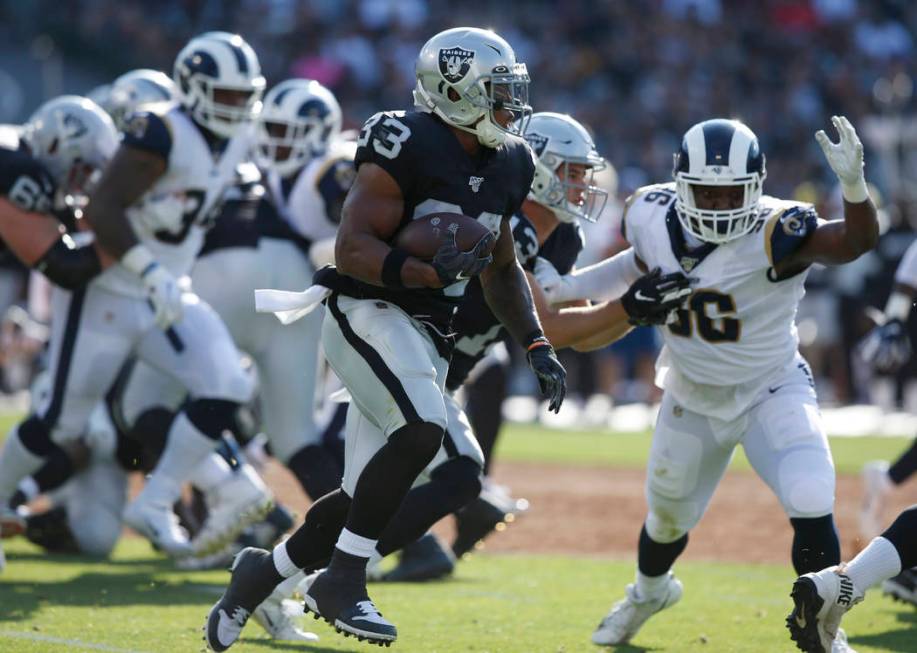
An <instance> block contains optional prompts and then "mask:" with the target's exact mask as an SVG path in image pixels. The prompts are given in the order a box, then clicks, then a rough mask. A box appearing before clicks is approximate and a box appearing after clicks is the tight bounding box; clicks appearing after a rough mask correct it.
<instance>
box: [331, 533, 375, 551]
mask: <svg viewBox="0 0 917 653" xmlns="http://www.w3.org/2000/svg"><path fill="white" fill-rule="evenodd" d="M378 542H379V540H371V539H369V538H368V537H363V536H362V535H357V534H356V533H351V532H350V531H349V530H347V529H346V528H345V529H344V530H342V531H341V534H340V535H339V536H338V541H337V544H336V545H335V546H336V547H337V548H338V549H340V550H341V551H343V552H344V553H349V554H350V555H353V556H357V557H358V558H371V557H372V555H373V554H374V553H375V552H376V544H377V543H378Z"/></svg>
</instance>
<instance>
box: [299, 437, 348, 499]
mask: <svg viewBox="0 0 917 653" xmlns="http://www.w3.org/2000/svg"><path fill="white" fill-rule="evenodd" d="M287 467H288V468H289V469H290V471H291V472H293V475H294V476H296V479H297V480H298V481H299V484H300V485H302V489H303V490H305V492H306V494H307V495H308V496H309V498H310V499H313V500H314V499H317V498H318V497H323V496H325V495H326V494H328V493H329V492H333V491H334V490H336V489H337V488H339V487H340V486H341V476H342V475H343V470H342V469H341V466H340V465H339V464H338V461H337V459H336V458H335V457H334V456H333V455H332V454H331V453H330V452H329V451H328V450H327V449H325V448H324V447H322V446H321V445H316V444H310V445H307V446H305V447H303V448H301V449H300V450H299V451H297V452H296V453H294V454H293V455H292V456H291V457H290V460H289V461H287Z"/></svg>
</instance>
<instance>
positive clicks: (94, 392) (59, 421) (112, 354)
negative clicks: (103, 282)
mask: <svg viewBox="0 0 917 653" xmlns="http://www.w3.org/2000/svg"><path fill="white" fill-rule="evenodd" d="M142 301H143V300H139V299H136V298H133V297H126V296H123V295H116V294H113V293H109V292H106V291H104V290H101V289H99V288H97V287H96V286H95V285H94V284H89V285H88V286H86V287H85V288H81V289H79V290H76V291H74V292H69V291H66V290H62V289H60V288H57V287H55V288H54V290H53V292H52V297H51V305H52V315H53V319H52V325H51V341H50V344H49V351H48V372H49V377H50V379H51V391H50V392H49V393H48V394H47V395H46V396H44V397H43V399H42V400H41V402H40V404H39V406H38V411H37V413H38V415H39V416H40V417H41V418H42V419H43V420H44V422H45V424H46V425H47V427H48V428H49V430H50V433H51V437H52V439H53V440H55V441H56V442H65V441H67V440H71V439H73V438H76V437H80V436H82V435H83V433H84V432H85V430H86V426H87V424H88V421H89V416H90V414H91V413H92V410H93V409H94V408H95V406H96V404H97V403H98V402H99V401H100V400H101V399H102V398H103V397H104V396H105V393H106V392H107V391H108V389H109V388H110V387H111V385H112V383H113V382H114V380H115V378H116V377H117V374H118V371H119V370H120V369H121V366H122V365H123V364H124V361H125V360H127V358H128V356H129V354H130V351H131V349H132V348H133V346H134V345H135V343H136V342H137V340H138V338H139V337H140V333H141V332H142V329H143V328H144V326H145V318H146V317H148V316H147V315H146V313H149V308H148V307H147V306H146V305H145V304H144V303H142ZM144 311H146V313H144ZM150 315H151V314H150Z"/></svg>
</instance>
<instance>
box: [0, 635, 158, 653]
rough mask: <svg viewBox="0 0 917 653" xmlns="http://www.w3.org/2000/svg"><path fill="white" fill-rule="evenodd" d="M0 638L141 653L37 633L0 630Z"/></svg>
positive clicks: (94, 649) (113, 651) (118, 652)
mask: <svg viewBox="0 0 917 653" xmlns="http://www.w3.org/2000/svg"><path fill="white" fill-rule="evenodd" d="M0 637H6V638H8V639H30V640H32V641H33V642H47V643H49V644H61V645H62V646H71V647H73V646H79V647H80V648H84V649H90V650H92V651H108V652H109V653H142V651H135V650H133V649H128V648H118V647H116V646H108V645H107V644H93V643H92V642H84V641H83V640H80V639H66V638H64V637H51V636H50V635H40V634H38V633H28V632H20V631H16V630H0Z"/></svg>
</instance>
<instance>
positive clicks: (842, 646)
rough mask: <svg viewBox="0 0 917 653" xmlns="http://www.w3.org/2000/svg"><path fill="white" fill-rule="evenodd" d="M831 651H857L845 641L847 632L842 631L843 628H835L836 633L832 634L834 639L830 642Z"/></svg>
mask: <svg viewBox="0 0 917 653" xmlns="http://www.w3.org/2000/svg"><path fill="white" fill-rule="evenodd" d="M831 653H857V652H856V651H854V650H853V649H852V648H850V644H848V643H847V633H845V632H844V629H843V628H838V629H837V635H835V636H834V641H833V642H831Z"/></svg>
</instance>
